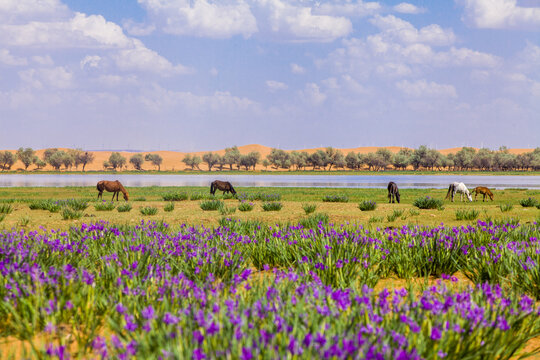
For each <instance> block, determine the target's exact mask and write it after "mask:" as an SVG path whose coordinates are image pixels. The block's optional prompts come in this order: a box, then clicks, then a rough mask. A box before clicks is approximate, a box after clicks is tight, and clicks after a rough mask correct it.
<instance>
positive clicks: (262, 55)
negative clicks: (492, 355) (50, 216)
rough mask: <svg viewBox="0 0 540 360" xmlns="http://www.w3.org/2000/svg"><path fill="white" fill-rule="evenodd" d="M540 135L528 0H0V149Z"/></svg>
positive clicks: (475, 140) (539, 52) (297, 144)
mask: <svg viewBox="0 0 540 360" xmlns="http://www.w3.org/2000/svg"><path fill="white" fill-rule="evenodd" d="M247 144H262V145H266V146H271V147H276V148H281V149H304V148H313V147H320V146H333V147H336V148H352V147H361V146H405V147H414V148H416V147H418V146H420V145H427V146H429V147H431V148H436V149H444V148H450V147H459V146H475V147H488V148H492V149H497V148H499V147H500V146H503V145H504V146H507V147H510V148H533V147H537V146H540V1H539V0H445V1H427V0H424V1H420V0H418V1H409V2H401V1H390V0H387V1H362V0H333V1H324V0H319V1H312V0H219V1H218V0H114V1H111V0H91V1H89V0H0V148H2V149H17V148H19V147H21V146H22V147H32V148H34V149H41V148H47V147H71V148H83V149H86V150H122V149H123V150H126V149H132V150H141V151H156V150H176V151H209V150H218V149H223V148H225V147H230V146H233V145H238V146H241V145H247Z"/></svg>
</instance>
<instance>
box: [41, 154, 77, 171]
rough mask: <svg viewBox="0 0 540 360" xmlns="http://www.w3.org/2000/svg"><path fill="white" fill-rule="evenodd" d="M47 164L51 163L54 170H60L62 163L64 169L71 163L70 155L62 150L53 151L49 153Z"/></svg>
mask: <svg viewBox="0 0 540 360" xmlns="http://www.w3.org/2000/svg"><path fill="white" fill-rule="evenodd" d="M47 157H48V159H49V161H48V162H49V165H51V166H52V167H53V168H54V170H57V171H58V170H60V168H61V167H62V165H64V166H65V167H66V169H67V168H68V167H69V165H70V164H71V163H72V160H71V157H70V156H69V155H68V154H67V153H66V152H65V151H63V150H56V151H55V152H53V153H51V154H49V155H48V156H47Z"/></svg>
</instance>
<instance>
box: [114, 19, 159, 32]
mask: <svg viewBox="0 0 540 360" xmlns="http://www.w3.org/2000/svg"><path fill="white" fill-rule="evenodd" d="M122 27H123V28H124V29H125V30H126V31H127V33H128V34H130V35H133V36H146V35H150V34H151V33H153V32H154V30H156V26H155V25H152V24H144V23H136V22H135V21H133V20H131V19H128V20H124V22H123V23H122Z"/></svg>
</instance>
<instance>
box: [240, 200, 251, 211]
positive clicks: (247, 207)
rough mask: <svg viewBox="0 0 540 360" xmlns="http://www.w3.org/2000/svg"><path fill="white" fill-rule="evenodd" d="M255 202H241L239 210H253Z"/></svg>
mask: <svg viewBox="0 0 540 360" xmlns="http://www.w3.org/2000/svg"><path fill="white" fill-rule="evenodd" d="M253 206H254V205H253V203H248V202H242V203H240V205H238V210H240V211H244V212H245V211H251V210H253Z"/></svg>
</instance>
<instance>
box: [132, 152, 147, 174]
mask: <svg viewBox="0 0 540 360" xmlns="http://www.w3.org/2000/svg"><path fill="white" fill-rule="evenodd" d="M129 162H130V163H131V165H133V167H134V168H135V170H139V171H140V170H142V164H143V163H144V158H143V156H142V154H134V155H133V156H132V157H130V158H129Z"/></svg>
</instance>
